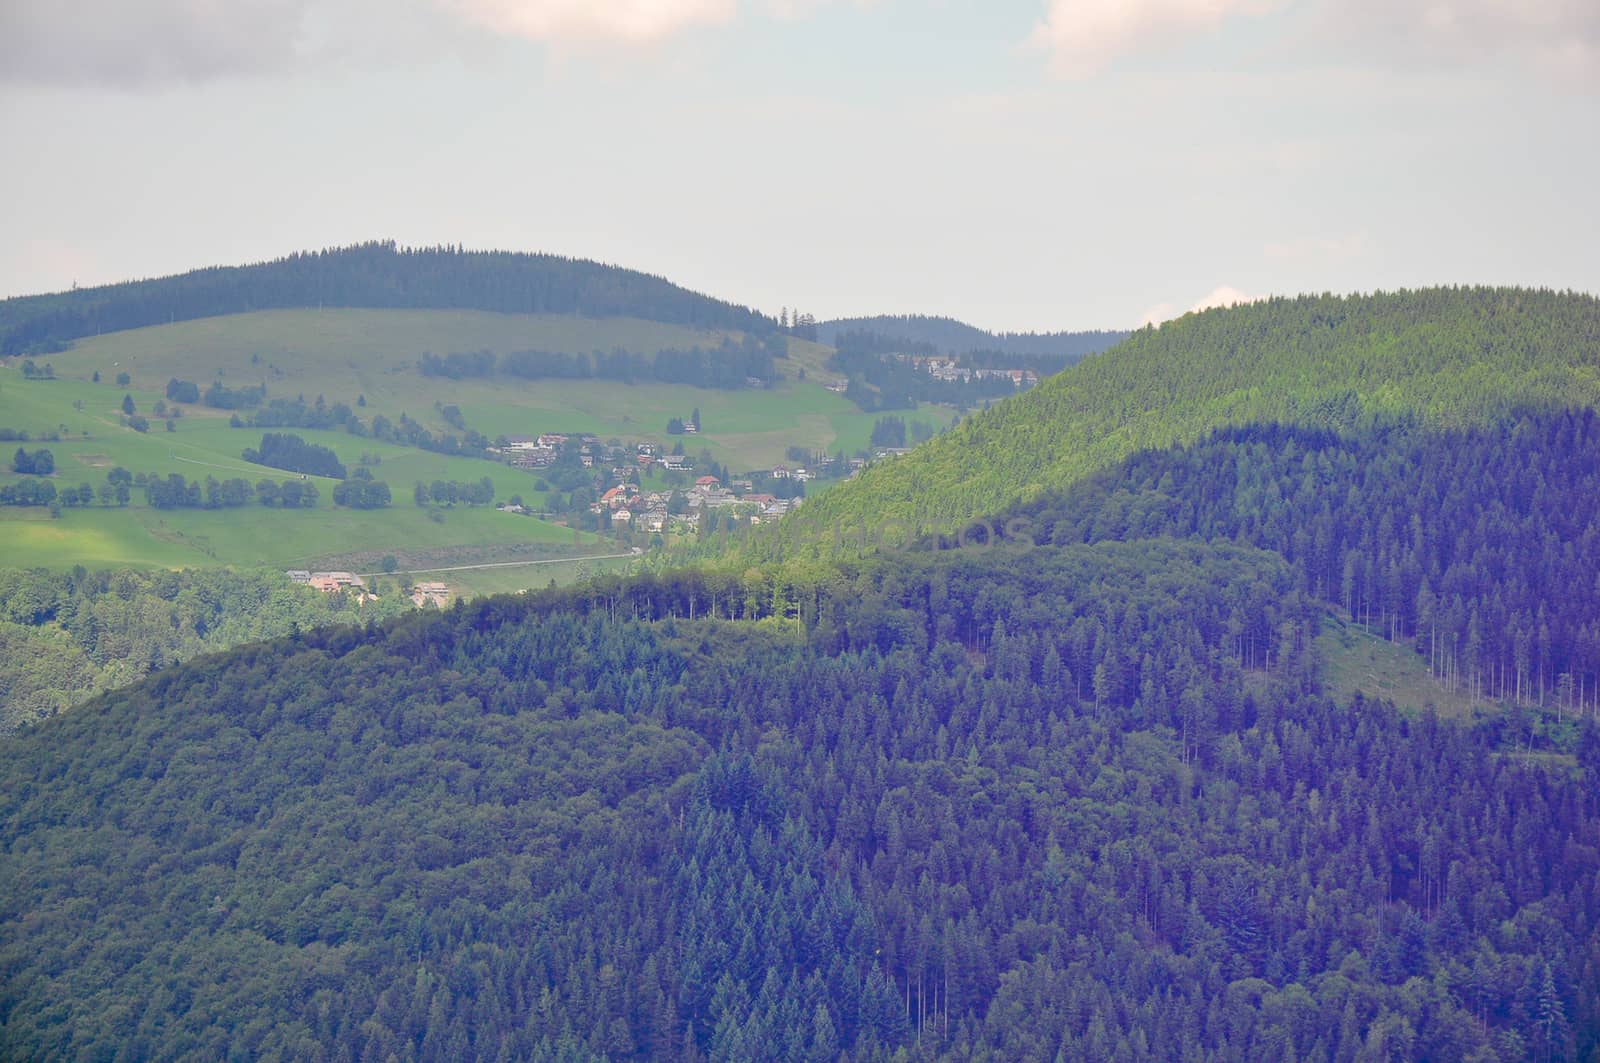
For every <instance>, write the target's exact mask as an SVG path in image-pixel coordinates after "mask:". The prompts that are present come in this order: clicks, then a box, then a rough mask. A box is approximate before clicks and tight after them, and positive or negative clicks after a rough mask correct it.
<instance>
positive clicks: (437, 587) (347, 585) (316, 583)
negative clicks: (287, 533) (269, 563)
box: [285, 568, 450, 609]
mask: <svg viewBox="0 0 1600 1063" xmlns="http://www.w3.org/2000/svg"><path fill="white" fill-rule="evenodd" d="M285 575H287V576H288V577H289V579H290V580H292V581H293V582H295V583H301V584H304V585H305V586H307V587H312V588H315V589H316V590H319V591H321V592H322V593H323V594H337V593H338V592H340V591H344V592H345V593H347V594H351V595H353V596H354V597H355V599H356V601H357V602H364V601H366V600H367V598H369V597H370V595H368V594H367V584H366V582H365V581H364V580H363V579H362V578H361V577H360V576H358V575H356V574H355V573H354V572H310V571H307V570H306V569H303V568H291V569H290V570H289V571H288V572H286V573H285ZM411 604H413V605H415V606H416V607H417V608H418V609H421V608H422V607H423V606H425V605H429V604H432V605H436V606H438V607H439V608H441V609H442V608H444V607H445V606H447V605H449V604H450V588H449V587H447V586H445V585H444V584H443V583H433V582H429V583H418V584H415V585H414V586H413V587H412V588H411Z"/></svg>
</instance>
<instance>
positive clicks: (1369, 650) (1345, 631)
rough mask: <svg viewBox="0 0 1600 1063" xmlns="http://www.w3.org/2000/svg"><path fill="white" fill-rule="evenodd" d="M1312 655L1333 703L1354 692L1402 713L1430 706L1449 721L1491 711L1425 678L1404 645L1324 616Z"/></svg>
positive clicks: (1425, 671) (1419, 662)
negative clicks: (1387, 703)
mask: <svg viewBox="0 0 1600 1063" xmlns="http://www.w3.org/2000/svg"><path fill="white" fill-rule="evenodd" d="M1317 652H1318V653H1319V654H1320V655H1321V657H1322V660H1323V664H1324V669H1323V682H1324V683H1325V684H1326V687H1327V691H1328V693H1329V694H1330V695H1331V696H1332V697H1334V698H1336V699H1338V700H1339V701H1348V700H1349V699H1350V698H1351V697H1353V696H1354V695H1355V694H1357V693H1360V694H1362V695H1363V696H1365V697H1368V698H1385V699H1387V700H1389V701H1392V702H1394V703H1395V704H1396V705H1398V706H1399V707H1400V708H1403V709H1411V710H1415V711H1421V710H1423V709H1425V708H1427V707H1428V706H1429V705H1431V706H1433V707H1434V708H1435V709H1436V710H1438V713H1439V715H1440V716H1443V717H1447V718H1453V719H1469V718H1471V716H1472V713H1473V711H1474V710H1475V709H1493V708H1494V707H1495V706H1494V705H1493V703H1491V702H1488V701H1484V700H1481V699H1478V698H1474V697H1472V696H1471V695H1470V694H1468V693H1465V692H1455V691H1451V690H1450V689H1448V688H1447V687H1445V686H1444V685H1443V684H1442V683H1439V682H1437V681H1436V680H1435V679H1434V678H1433V677H1432V676H1431V675H1429V674H1428V665H1427V662H1426V661H1424V660H1423V659H1422V658H1421V657H1419V656H1418V655H1417V654H1416V653H1415V652H1413V651H1412V650H1411V649H1410V648H1409V647H1407V646H1403V645H1400V644H1399V643H1394V642H1389V641H1388V640H1386V639H1382V638H1379V637H1378V636H1377V635H1374V634H1372V633H1371V632H1370V631H1367V630H1366V629H1365V628H1362V627H1360V626H1358V625H1356V624H1351V623H1348V622H1347V621H1343V620H1336V619H1334V618H1332V617H1330V618H1328V619H1327V620H1326V621H1325V622H1324V624H1323V629H1322V633H1321V634H1320V635H1318V636H1317Z"/></svg>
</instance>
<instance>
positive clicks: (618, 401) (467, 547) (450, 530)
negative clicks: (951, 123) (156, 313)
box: [0, 309, 950, 589]
mask: <svg viewBox="0 0 1600 1063" xmlns="http://www.w3.org/2000/svg"><path fill="white" fill-rule="evenodd" d="M724 338H737V337H736V336H735V337H730V336H729V334H725V333H719V332H712V331H702V330H695V329H691V328H686V327H683V326H678V325H665V324H660V323H656V322H649V321H637V320H631V319H605V320H586V319H580V318H572V317H562V316H554V315H514V314H492V313H482V312H477V311H458V310H343V309H340V310H275V311H263V312H257V313H250V314H240V315H233V316H228V317H217V318H207V319H202V320H198V321H186V322H179V323H175V324H171V325H163V326H157V327H153V328H144V329H135V330H131V331H127V332H119V333H108V334H105V335H101V336H95V337H90V338H87V339H84V340H81V341H79V342H78V343H77V344H75V345H74V346H73V347H72V348H71V349H69V350H66V351H62V352H59V353H57V354H53V355H50V356H48V357H46V356H39V357H36V358H35V359H34V361H35V362H36V363H38V364H40V365H43V364H45V363H49V365H50V366H51V368H52V369H53V371H54V373H55V376H56V379H53V380H27V379H24V377H23V375H22V373H21V372H20V371H18V370H19V365H20V360H13V361H12V364H11V365H10V366H9V367H6V368H0V428H9V429H13V430H16V431H23V432H27V433H28V434H29V436H30V437H31V439H32V440H34V441H33V442H29V443H27V444H23V445H25V446H27V447H28V448H30V449H33V448H36V447H38V446H46V447H48V448H49V450H50V451H51V453H52V454H53V455H54V456H55V461H56V476H55V481H56V483H57V486H58V488H63V487H68V486H76V485H77V484H79V483H88V484H90V485H91V486H93V487H96V488H98V487H99V486H100V485H101V484H102V483H104V481H105V475H106V473H107V472H108V471H110V470H111V469H112V468H114V467H117V466H121V467H123V468H126V469H128V470H129V471H131V472H133V473H141V472H143V473H154V474H158V475H162V476H165V475H166V474H168V473H174V472H176V473H181V474H183V475H184V476H186V477H188V478H189V479H191V480H203V479H204V478H205V477H206V476H214V477H216V478H217V479H219V480H223V479H228V478H230V477H243V478H245V479H247V480H249V481H250V482H251V483H255V482H256V481H257V480H260V479H262V478H271V479H275V480H282V479H285V478H289V477H291V476H293V475H295V474H292V473H287V472H282V471H279V470H274V469H266V468H263V467H261V466H257V465H251V464H249V463H247V462H245V461H244V460H243V458H242V457H241V453H242V451H243V450H244V449H245V448H247V447H254V446H257V445H258V444H259V442H260V438H261V433H262V430H261V429H249V428H244V429H241V428H233V427H230V425H229V421H230V418H231V417H232V413H231V412H230V411H225V410H215V409H211V408H208V407H205V406H203V405H183V406H182V407H181V411H182V414H181V416H178V417H176V418H174V419H173V420H172V421H171V425H172V428H171V430H170V431H169V430H168V428H167V423H168V422H167V419H166V418H165V417H163V416H159V415H157V414H156V412H155V408H156V405H157V403H159V402H163V401H164V400H165V392H166V386H167V382H168V380H170V379H171V378H173V377H177V378H179V379H183V380H190V381H194V382H195V383H197V384H198V385H199V386H200V387H201V389H202V390H203V389H204V388H205V387H206V386H207V385H209V384H210V383H211V382H212V381H221V382H222V383H223V384H224V385H225V386H228V387H235V388H237V387H244V386H248V385H253V384H264V385H265V386H266V388H267V394H268V397H269V399H270V398H294V397H297V396H303V397H304V398H305V399H307V400H308V401H314V400H315V399H316V397H318V396H322V397H323V398H324V399H326V401H327V402H329V403H330V404H331V403H334V402H345V403H348V404H349V405H351V406H352V407H354V408H355V409H356V412H357V413H358V414H359V415H360V416H361V417H362V418H363V420H367V421H370V420H371V418H372V417H374V416H376V415H378V414H382V415H384V416H386V417H388V418H389V419H390V420H391V421H394V420H398V419H399V417H400V415H401V414H402V413H404V414H408V415H410V416H411V417H413V418H414V419H415V420H417V421H418V422H420V423H421V424H423V425H424V426H426V427H427V428H429V429H430V430H431V431H434V432H436V433H443V432H449V431H454V429H452V428H450V426H449V425H448V424H447V423H446V422H445V420H444V418H443V415H442V408H443V407H444V406H448V405H452V404H453V405H456V406H458V407H459V408H460V410H461V412H462V415H463V417H464V418H465V422H466V424H467V425H468V426H469V427H471V428H473V429H475V430H477V431H479V432H482V433H483V434H484V435H486V436H488V437H489V438H491V439H493V438H495V437H497V436H501V435H508V436H509V435H536V434H539V433H542V432H564V433H572V432H592V433H594V434H596V435H598V436H600V437H601V438H603V439H607V440H610V439H618V440H622V441H624V442H628V443H631V442H635V441H643V440H651V441H655V442H657V443H662V444H670V443H671V442H673V441H674V440H673V437H670V436H668V435H667V433H666V425H667V421H668V420H669V419H671V418H674V417H677V418H681V419H683V420H685V421H687V420H688V419H689V418H690V416H691V414H692V413H693V412H694V411H695V410H698V411H699V413H700V421H701V431H700V433H698V434H696V435H686V436H683V437H680V438H681V440H682V442H683V444H684V447H685V449H686V450H687V451H688V452H689V453H691V454H695V455H698V454H700V453H701V452H702V451H709V453H710V455H711V457H712V458H713V459H714V460H716V461H718V462H719V463H721V464H723V465H725V466H727V467H729V468H731V469H733V470H734V471H736V472H743V471H746V470H750V469H758V468H770V467H771V466H772V465H775V464H777V463H779V462H783V461H786V460H788V459H787V457H786V452H787V450H788V449H789V448H790V447H793V446H799V447H804V448H806V449H807V450H826V451H829V452H837V451H839V450H844V451H846V452H848V453H854V452H856V451H858V450H862V449H865V448H866V447H867V446H868V440H869V438H870V435H871V432H872V426H873V424H874V422H875V421H876V420H877V416H878V415H875V414H870V413H864V412H862V411H861V410H859V409H857V408H856V407H855V406H854V405H853V404H852V403H850V402H848V401H847V400H846V399H845V398H844V397H843V396H841V395H838V394H835V393H833V392H830V391H828V390H827V388H826V387H825V386H824V384H825V383H827V382H829V381H831V380H833V379H834V376H833V375H832V374H831V373H830V372H829V371H828V370H827V369H826V365H825V363H826V359H827V357H828V354H829V348H826V347H822V346H819V345H817V344H811V343H806V342H804V341H800V340H791V341H790V357H789V358H788V359H786V360H784V361H782V362H780V366H781V369H782V371H783V373H784V374H785V379H784V380H782V381H781V382H780V383H779V384H778V385H777V386H775V387H772V388H765V389H751V390H740V391H725V390H713V389H703V388H694V387H689V386H686V385H677V384H655V383H639V384H623V383H619V382H616V381H606V380H548V381H524V380H517V379H502V378H494V379H487V380H482V379H480V380H449V379H443V378H438V377H425V376H423V375H422V374H421V373H420V372H419V371H418V370H417V368H416V366H417V362H418V360H419V359H420V358H421V356H422V355H423V354H425V353H430V352H431V353H436V354H448V353H452V352H458V351H479V350H490V351H494V352H495V353H497V354H504V353H506V352H509V351H517V350H528V349H538V350H554V351H566V352H588V351H596V350H599V351H609V350H613V349H616V348H622V349H626V350H630V351H640V352H654V351H656V350H659V349H662V348H666V347H679V348H690V347H708V346H715V345H717V344H720V343H721V342H722V341H723V339H724ZM97 373H98V375H99V380H98V382H96V381H95V380H94V377H95V375H96V374H97ZM122 373H127V374H128V375H129V377H130V380H129V383H128V384H127V385H125V386H123V385H118V384H117V383H116V380H117V377H118V375H119V374H122ZM124 396H127V397H131V398H132V400H133V402H134V405H135V408H136V410H137V412H138V413H139V414H140V415H142V416H144V417H146V418H147V419H148V420H149V430H148V431H147V432H143V433H141V432H136V431H134V430H133V429H132V428H130V427H128V426H127V425H126V424H125V423H124V421H125V418H124V416H123V410H122V403H123V399H124ZM358 399H363V400H364V401H365V405H358ZM167 406H168V407H169V408H176V407H177V404H175V403H167ZM896 415H897V416H900V417H902V418H904V419H906V420H907V422H908V424H909V423H915V422H918V421H921V422H922V423H924V424H927V425H928V426H930V427H943V426H944V425H945V424H947V423H948V420H949V417H950V414H949V412H948V411H945V410H941V409H935V408H927V409H924V410H921V411H915V412H906V411H900V412H897V414H896ZM280 431H289V432H293V433H295V434H296V435H299V436H301V437H302V438H304V439H305V440H306V441H307V442H310V443H316V444H318V445H321V446H325V447H328V448H330V449H331V450H333V451H334V453H336V454H337V455H338V456H339V459H340V460H341V461H342V462H343V463H344V464H345V465H346V467H347V468H350V469H352V470H354V469H355V468H356V467H357V466H358V465H359V464H361V463H362V461H363V459H364V458H365V459H366V463H367V465H368V467H369V468H370V470H371V472H372V474H373V476H374V478H376V479H379V480H383V481H385V482H387V483H388V484H389V486H390V489H391V491H392V492H393V497H394V502H393V504H392V505H391V507H390V508H388V509H385V510H379V511H366V512H362V511H351V510H345V509H338V508H335V507H334V506H333V504H332V498H331V494H332V489H333V486H334V484H335V483H336V481H333V480H326V479H323V480H321V481H320V482H319V483H318V487H319V488H320V490H321V495H322V497H321V501H320V503H319V505H318V507H317V508H316V509H315V510H310V511H305V510H288V511H279V510H274V509H267V508H265V507H260V506H254V505H252V506H247V507H243V508H241V509H234V510H216V511H206V510H160V511H157V510H151V509H149V508H147V507H145V506H144V505H142V504H141V503H142V495H141V493H140V492H138V491H135V493H134V497H135V503H134V504H133V505H130V506H129V507H127V508H125V509H120V510H107V509H102V508H101V507H99V506H95V507H90V508H88V509H66V510H64V511H63V512H62V514H61V515H60V517H59V518H58V519H56V520H50V519H49V514H48V513H46V512H44V511H42V510H40V511H13V512H3V511H0V536H3V538H4V540H5V541H4V546H5V553H6V555H7V560H8V562H9V563H12V564H21V565H33V564H39V565H50V566H62V565H74V564H84V565H90V566H93V565H105V564H133V565H154V566H183V565H207V564H216V565H256V564H266V565H273V566H284V567H293V566H296V565H298V564H301V563H304V562H305V561H306V560H307V559H314V558H327V557H335V556H341V555H351V554H359V553H371V552H372V551H374V550H392V551H402V550H403V551H408V552H410V553H412V554H416V555H424V554H425V555H428V556H433V557H442V556H447V555H448V552H449V551H451V550H457V551H461V552H462V553H463V555H464V556H465V555H471V556H472V557H474V558H475V557H476V556H477V555H478V554H479V553H481V551H482V549H483V548H486V547H504V548H505V549H506V551H508V552H512V553H515V551H516V549H517V548H518V547H519V545H528V544H538V545H544V546H549V547H550V548H551V549H554V550H558V551H559V550H571V551H572V552H574V553H590V552H604V551H603V550H602V549H600V547H599V546H598V545H597V542H598V541H597V540H596V538H595V537H593V536H577V537H576V541H574V539H575V537H574V534H573V533H572V532H571V531H569V530H568V529H566V528H561V527H557V526H555V525H553V524H549V523H546V522H542V521H538V520H532V519H527V518H519V517H512V516H509V515H507V514H502V513H498V512H494V511H492V510H468V509H466V508H464V507H457V508H455V509H453V510H450V511H448V512H446V513H444V514H443V515H442V522H441V520H440V518H439V517H438V516H432V517H430V515H429V514H428V513H426V512H424V511H423V510H420V509H418V508H416V507H415V506H414V505H412V500H411V493H412V488H413V486H414V484H415V483H416V482H417V481H423V482H432V481H433V480H454V481H477V480H479V479H481V478H482V477H485V476H487V477H489V479H490V480H491V481H492V482H493V483H494V487H495V496H496V499H497V501H505V500H508V499H510V498H511V497H513V496H520V497H521V499H522V500H523V502H524V503H526V504H527V505H528V506H530V507H531V508H533V509H535V510H538V509H542V508H543V507H544V506H545V504H546V502H547V494H546V492H543V491H540V490H538V489H537V484H538V483H539V482H540V480H541V476H540V474H539V473H537V472H533V471H529V470H522V469H515V468H512V467H510V466H507V465H503V464H500V463H498V462H492V461H483V460H480V459H474V458H456V457H446V456H444V455H441V454H435V453H432V452H429V451H424V450H418V449H415V448H411V447H404V446H397V445H394V444H391V443H385V442H380V441H377V440H373V439H370V438H364V437H360V436H354V435H350V434H349V433H346V432H343V431H316V430H307V429H280ZM50 434H55V435H58V436H59V439H57V440H51V441H48V442H43V441H42V438H43V437H44V436H46V435H50ZM14 446H15V444H7V445H5V449H6V453H5V457H6V458H8V459H9V457H10V454H11V453H12V451H13V450H14ZM11 478H12V477H11V476H10V474H9V468H8V465H6V466H0V481H4V480H8V479H11ZM312 479H314V480H316V479H320V478H316V477H313V478H312ZM440 551H444V552H445V553H443V554H441V553H440ZM547 567H550V568H555V567H556V566H547ZM489 571H493V570H489ZM522 578H531V577H526V576H524V577H522ZM558 578H559V574H558ZM548 579H549V576H548V575H546V574H543V573H540V575H539V582H538V583H537V584H536V585H541V586H542V585H543V584H544V583H547V582H548ZM468 582H473V583H474V585H477V584H479V583H481V584H483V585H484V586H485V587H489V586H493V587H494V588H495V589H500V588H501V587H502V585H506V586H509V584H511V583H515V582H517V578H516V577H513V576H512V575H511V573H509V572H508V573H506V575H505V577H504V578H503V579H502V578H500V577H491V576H482V577H474V578H473V579H472V580H469V581H468Z"/></svg>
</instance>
